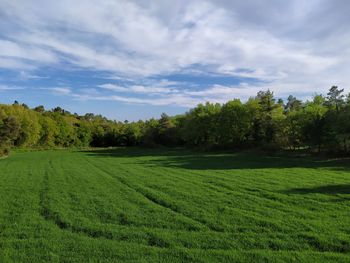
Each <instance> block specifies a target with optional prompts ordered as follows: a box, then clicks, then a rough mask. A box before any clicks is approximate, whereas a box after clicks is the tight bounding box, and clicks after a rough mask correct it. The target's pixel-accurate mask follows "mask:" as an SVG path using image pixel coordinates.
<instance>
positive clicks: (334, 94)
mask: <svg viewBox="0 0 350 263" xmlns="http://www.w3.org/2000/svg"><path fill="white" fill-rule="evenodd" d="M343 92H344V89H339V88H338V86H332V87H331V88H330V89H329V91H328V93H327V98H326V105H327V106H329V107H333V108H335V109H336V111H337V112H339V109H340V107H342V106H343V105H344V103H345V102H344V95H343V94H342V93H343Z"/></svg>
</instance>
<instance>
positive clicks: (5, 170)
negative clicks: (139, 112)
mask: <svg viewBox="0 0 350 263" xmlns="http://www.w3.org/2000/svg"><path fill="white" fill-rule="evenodd" d="M0 200H1V201H0V262H123V261H129V262H130V261H131V262H286V261H287V262H323V261H324V262H332V261H333V262H350V160H349V159H347V160H317V159H311V158H287V157H259V156H258V155H253V154H249V153H240V154H229V153H227V154H219V153H218V154H216V153H198V152H192V151H188V150H168V149H162V150H161V149H157V150H152V149H149V150H145V149H114V150H94V151H90V152H89V151H71V150H57V151H38V152H16V153H14V154H12V155H11V156H10V157H9V158H6V159H2V160H0Z"/></svg>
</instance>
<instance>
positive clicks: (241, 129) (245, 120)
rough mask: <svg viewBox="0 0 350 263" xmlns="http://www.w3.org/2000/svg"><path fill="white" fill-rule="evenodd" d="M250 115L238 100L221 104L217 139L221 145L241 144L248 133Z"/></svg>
mask: <svg viewBox="0 0 350 263" xmlns="http://www.w3.org/2000/svg"><path fill="white" fill-rule="evenodd" d="M251 123H252V121H251V115H250V114H249V111H248V109H247V108H246V106H245V105H243V104H242V103H241V101H240V100H238V99H236V100H232V101H229V102H227V103H226V104H224V105H223V106H222V109H221V112H220V117H219V127H220V128H219V129H218V133H219V141H220V144H221V145H223V146H224V145H227V146H241V145H242V144H243V143H244V142H245V141H246V140H247V136H248V134H249V129H250V126H251Z"/></svg>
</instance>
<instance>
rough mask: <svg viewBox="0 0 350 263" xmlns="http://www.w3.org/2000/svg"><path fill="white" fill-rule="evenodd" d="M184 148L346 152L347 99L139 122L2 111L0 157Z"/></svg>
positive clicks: (235, 103)
mask: <svg viewBox="0 0 350 263" xmlns="http://www.w3.org/2000/svg"><path fill="white" fill-rule="evenodd" d="M135 145H143V146H152V147H154V146H158V145H164V146H189V147H200V148H223V149H224V148H228V149H246V148H262V149H290V150H297V149H306V150H309V151H316V152H321V151H327V152H337V153H349V151H350V149H349V148H350V94H349V95H347V96H345V95H344V90H343V89H339V88H338V87H337V86H333V87H331V89H330V90H329V92H328V93H327V95H326V96H323V95H315V96H314V97H313V99H312V100H307V101H304V102H303V101H301V100H299V99H297V98H296V97H294V96H292V95H290V96H289V97H288V99H287V100H286V101H283V100H282V99H276V98H275V97H274V95H273V92H271V91H270V90H267V91H260V92H258V94H257V95H256V96H255V97H251V98H250V99H248V100H247V101H246V102H244V103H243V102H242V101H240V100H239V99H234V100H231V101H228V102H227V103H225V104H218V103H209V102H207V103H205V104H199V105H197V106H196V107H195V108H193V109H191V110H189V111H188V112H186V113H185V114H182V115H176V116H168V115H167V114H165V113H163V114H162V115H161V117H160V118H159V119H154V118H152V119H149V120H146V121H141V120H140V121H137V122H127V121H125V122H120V121H113V120H109V119H107V118H105V117H103V116H101V115H95V114H92V113H87V114H85V115H78V114H76V113H74V114H72V113H70V112H68V111H66V110H64V109H62V108H60V107H56V108H54V109H52V110H45V108H44V107H43V106H38V107H35V108H33V109H30V108H29V107H28V106H27V105H25V104H20V103H18V102H17V101H15V102H14V103H13V104H12V105H2V104H1V105H0V155H7V154H8V153H9V150H10V148H11V147H19V148H35V147H44V148H55V147H110V146H135Z"/></svg>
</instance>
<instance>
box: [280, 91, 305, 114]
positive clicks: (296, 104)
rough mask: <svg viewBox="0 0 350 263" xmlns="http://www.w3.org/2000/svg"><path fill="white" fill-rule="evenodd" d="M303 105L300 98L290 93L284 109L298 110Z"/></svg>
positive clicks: (288, 110)
mask: <svg viewBox="0 0 350 263" xmlns="http://www.w3.org/2000/svg"><path fill="white" fill-rule="evenodd" d="M301 106H302V102H301V101H300V100H298V99H297V98H296V97H294V96H293V95H289V96H288V99H287V104H286V105H285V107H284V110H285V111H287V112H290V111H298V110H300V108H301Z"/></svg>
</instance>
